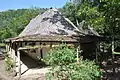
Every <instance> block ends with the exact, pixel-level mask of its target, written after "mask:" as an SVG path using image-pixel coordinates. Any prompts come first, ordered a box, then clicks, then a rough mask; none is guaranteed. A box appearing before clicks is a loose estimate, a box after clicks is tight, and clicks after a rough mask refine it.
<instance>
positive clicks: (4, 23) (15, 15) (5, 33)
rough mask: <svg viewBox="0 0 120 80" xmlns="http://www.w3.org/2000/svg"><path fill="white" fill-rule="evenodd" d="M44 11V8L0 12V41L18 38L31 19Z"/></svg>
mask: <svg viewBox="0 0 120 80" xmlns="http://www.w3.org/2000/svg"><path fill="white" fill-rule="evenodd" d="M45 10H46V9H44V8H43V9H42V8H41V9H40V8H30V9H17V10H8V11H4V12H0V24H1V25H0V35H1V36H0V39H1V40H4V39H6V38H10V37H16V36H18V35H19V34H20V32H21V31H22V30H23V29H24V28H25V26H26V25H27V24H28V23H29V22H30V20H31V19H32V18H34V17H36V16H37V15H38V14H40V13H43V12H44V11H45Z"/></svg>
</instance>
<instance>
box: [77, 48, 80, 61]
mask: <svg viewBox="0 0 120 80" xmlns="http://www.w3.org/2000/svg"><path fill="white" fill-rule="evenodd" d="M79 48H80V46H78V47H77V63H79Z"/></svg>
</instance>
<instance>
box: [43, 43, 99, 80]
mask: <svg viewBox="0 0 120 80" xmlns="http://www.w3.org/2000/svg"><path fill="white" fill-rule="evenodd" d="M75 58H76V56H75V49H70V48H68V47H67V46H66V45H62V46H60V47H58V48H55V49H53V50H51V51H50V52H49V54H48V56H47V57H46V60H45V61H46V62H47V63H48V64H49V65H51V66H52V69H51V70H50V71H49V73H47V74H46V80H99V79H100V75H101V72H100V69H99V66H97V65H95V62H94V61H89V60H80V62H79V64H78V63H76V59H75Z"/></svg>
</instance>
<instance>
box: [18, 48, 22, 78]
mask: <svg viewBox="0 0 120 80" xmlns="http://www.w3.org/2000/svg"><path fill="white" fill-rule="evenodd" d="M17 57H18V76H19V78H20V77H21V61H20V51H19V50H18V51H17Z"/></svg>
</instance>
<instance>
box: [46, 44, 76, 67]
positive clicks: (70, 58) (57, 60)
mask: <svg viewBox="0 0 120 80" xmlns="http://www.w3.org/2000/svg"><path fill="white" fill-rule="evenodd" d="M45 62H46V63H47V64H48V65H51V66H61V65H68V64H70V63H73V62H75V49H74V48H71V49H69V48H68V47H67V45H60V46H59V47H57V48H55V49H53V50H50V52H49V53H48V55H47V57H46V58H45Z"/></svg>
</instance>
